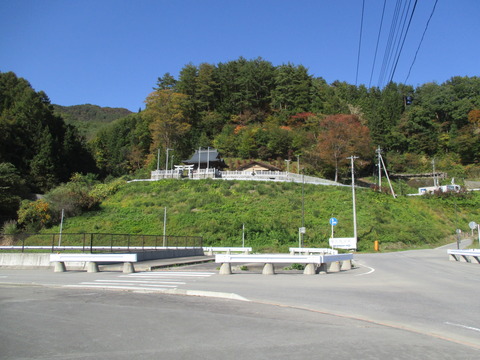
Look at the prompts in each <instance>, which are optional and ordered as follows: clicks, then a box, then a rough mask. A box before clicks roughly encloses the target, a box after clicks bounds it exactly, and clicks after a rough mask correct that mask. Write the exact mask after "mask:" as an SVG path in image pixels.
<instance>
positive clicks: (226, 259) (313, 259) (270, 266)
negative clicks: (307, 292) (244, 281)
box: [215, 254, 353, 275]
mask: <svg viewBox="0 0 480 360" xmlns="http://www.w3.org/2000/svg"><path fill="white" fill-rule="evenodd" d="M352 260H353V254H332V255H290V254H253V255H247V254H244V255H231V254H217V255H215V262H216V263H221V264H222V265H221V267H220V272H219V273H220V275H230V274H231V273H232V269H231V263H262V264H264V266H263V271H262V274H264V275H274V274H275V268H274V264H305V265H306V266H305V270H304V274H305V275H314V274H316V273H317V270H318V272H319V273H327V267H328V265H327V264H329V265H330V266H329V267H328V271H329V272H338V271H340V270H350V269H351V268H352V263H351V261H352ZM340 262H341V263H342V264H341V265H340Z"/></svg>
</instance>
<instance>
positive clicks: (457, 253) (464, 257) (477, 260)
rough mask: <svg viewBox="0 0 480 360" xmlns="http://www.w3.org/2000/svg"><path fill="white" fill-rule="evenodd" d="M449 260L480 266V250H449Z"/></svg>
mask: <svg viewBox="0 0 480 360" xmlns="http://www.w3.org/2000/svg"><path fill="white" fill-rule="evenodd" d="M448 259H449V260H450V261H460V262H468V263H474V264H480V249H471V250H454V249H450V250H448Z"/></svg>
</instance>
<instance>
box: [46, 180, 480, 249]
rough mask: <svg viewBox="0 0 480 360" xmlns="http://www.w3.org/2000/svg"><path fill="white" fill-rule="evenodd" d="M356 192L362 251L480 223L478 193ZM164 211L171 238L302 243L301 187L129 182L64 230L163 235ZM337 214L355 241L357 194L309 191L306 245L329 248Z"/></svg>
mask: <svg viewBox="0 0 480 360" xmlns="http://www.w3.org/2000/svg"><path fill="white" fill-rule="evenodd" d="M356 194H357V219H358V236H359V250H372V249H373V241H374V240H378V241H380V244H381V247H382V249H384V250H386V249H401V248H406V247H425V246H429V245H437V244H440V243H442V242H443V241H445V239H446V237H448V236H451V234H453V233H454V231H455V229H456V228H457V226H458V227H459V228H462V229H464V230H465V231H467V230H468V222H469V221H472V220H475V219H476V220H477V221H478V218H479V217H480V216H479V215H480V210H479V206H478V205H479V203H480V194H469V195H468V196H467V197H463V198H451V197H449V198H438V197H436V198H433V197H400V198H397V199H394V198H393V197H391V196H390V195H386V194H379V193H375V192H373V191H371V190H368V189H358V190H357V192H356ZM165 206H166V207H167V209H168V210H167V217H168V221H167V229H168V230H167V233H168V234H169V235H191V236H197V235H201V236H203V237H204V244H205V245H216V246H222V245H223V246H240V245H241V242H242V240H241V229H242V224H243V223H245V230H246V246H252V247H254V248H255V250H265V251H266V250H275V251H279V250H280V251H285V250H286V249H287V248H288V247H289V246H295V245H297V244H298V227H299V226H301V219H302V185H301V184H292V183H266V182H248V181H244V182H234V181H213V180H201V181H192V180H190V181H189V180H185V181H177V180H163V181H158V182H151V183H150V182H137V183H130V184H125V185H123V186H122V187H121V188H120V190H119V191H118V192H117V193H116V194H114V195H112V196H110V197H109V198H107V199H106V200H105V201H104V202H103V203H102V205H101V210H99V211H96V212H91V213H86V214H83V215H82V216H78V217H75V218H70V219H67V220H66V221H65V223H64V231H65V232H70V233H73V232H101V233H138V234H162V232H163V214H164V207H165ZM455 207H456V208H457V212H455ZM455 214H457V216H456V215H455ZM332 216H334V217H336V218H337V219H338V220H339V224H338V225H337V226H336V228H335V236H336V237H351V236H352V235H353V225H352V193H351V188H349V187H341V188H338V187H330V186H328V187H327V186H315V185H308V184H307V185H305V226H306V228H307V233H306V235H305V246H313V247H325V246H328V238H329V236H330V232H331V227H330V225H329V223H328V219H329V218H330V217H332ZM457 223H458V225H457ZM53 230H54V231H57V230H58V229H53Z"/></svg>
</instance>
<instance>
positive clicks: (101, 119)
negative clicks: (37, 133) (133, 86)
mask: <svg viewBox="0 0 480 360" xmlns="http://www.w3.org/2000/svg"><path fill="white" fill-rule="evenodd" d="M53 110H54V112H55V114H58V115H59V116H61V117H62V118H63V119H64V120H65V122H66V123H67V124H72V125H75V126H76V127H77V128H79V129H80V130H81V131H82V132H83V133H84V134H85V136H86V138H87V140H90V139H92V138H93V137H94V136H95V135H96V134H97V133H98V131H99V130H100V129H101V128H103V127H104V126H105V125H107V124H109V123H111V122H112V121H114V120H117V119H120V118H122V117H125V116H127V115H129V114H131V113H132V112H131V111H130V110H128V109H124V108H110V107H100V106H98V105H91V104H84V105H73V106H62V105H55V104H54V105H53Z"/></svg>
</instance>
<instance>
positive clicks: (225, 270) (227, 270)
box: [219, 263, 232, 275]
mask: <svg viewBox="0 0 480 360" xmlns="http://www.w3.org/2000/svg"><path fill="white" fill-rule="evenodd" d="M231 273H232V267H231V265H230V263H222V266H220V272H219V274H220V275H230V274H231Z"/></svg>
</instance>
